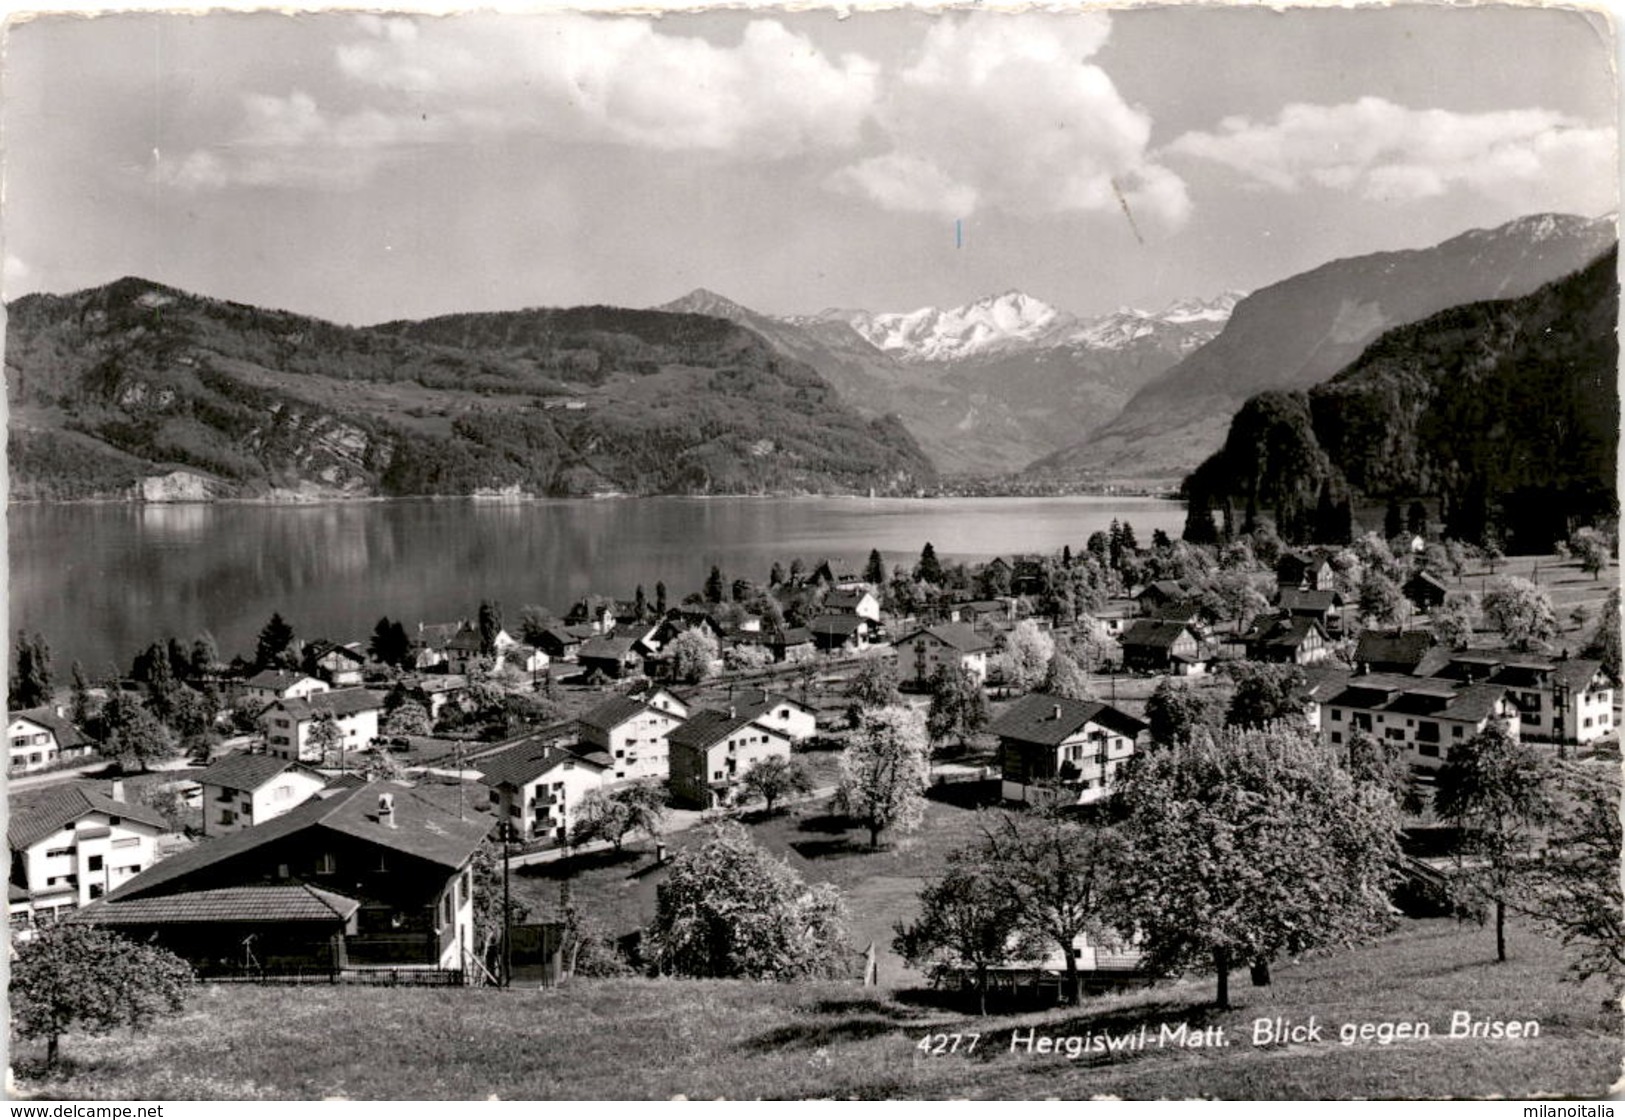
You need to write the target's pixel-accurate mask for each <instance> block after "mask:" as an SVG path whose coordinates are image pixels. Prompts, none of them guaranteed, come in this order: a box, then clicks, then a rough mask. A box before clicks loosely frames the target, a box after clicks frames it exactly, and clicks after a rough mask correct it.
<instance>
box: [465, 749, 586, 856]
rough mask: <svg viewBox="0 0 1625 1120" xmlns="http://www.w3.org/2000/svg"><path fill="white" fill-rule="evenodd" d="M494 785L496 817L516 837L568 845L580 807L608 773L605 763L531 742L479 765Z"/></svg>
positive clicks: (492, 757)
mask: <svg viewBox="0 0 1625 1120" xmlns="http://www.w3.org/2000/svg"><path fill="white" fill-rule="evenodd" d="M476 765H477V767H478V768H479V772H480V775H481V780H482V781H484V783H485V784H486V785H487V786H489V787H490V788H491V792H492V795H493V797H494V798H495V801H496V813H497V819H498V820H499V821H502V822H506V823H507V824H508V825H510V826H511V827H512V828H513V834H512V835H513V838H514V839H516V840H547V841H551V842H553V843H558V844H563V843H566V842H567V841H568V840H569V836H570V829H571V828H573V827H574V826H575V816H574V813H575V809H576V807H577V806H578V805H580V804H581V799H582V798H583V797H585V796H586V795H587V793H588V792H589V791H591V790H595V789H600V788H602V787H603V785H604V783H605V779H606V777H607V776H608V774H609V767H608V766H607V765H606V764H605V763H604V762H602V761H599V760H598V759H595V758H592V757H590V756H583V755H580V754H577V753H574V752H572V751H569V750H566V749H564V748H563V747H558V746H554V745H551V744H547V743H541V742H534V741H527V742H521V743H518V744H516V745H515V746H512V747H509V748H508V749H507V750H504V751H501V752H500V753H498V754H494V755H490V756H488V757H486V758H483V759H481V760H480V761H479V762H478V763H476Z"/></svg>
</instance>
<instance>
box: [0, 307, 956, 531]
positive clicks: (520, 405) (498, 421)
mask: <svg viewBox="0 0 1625 1120" xmlns="http://www.w3.org/2000/svg"><path fill="white" fill-rule="evenodd" d="M7 312H8V328H7V338H6V356H5V360H6V380H7V399H8V403H9V405H10V421H9V428H10V435H11V447H10V459H9V461H10V467H11V486H12V492H11V496H12V498H14V499H19V498H20V499H30V498H45V499H73V498H99V497H132V496H139V495H141V494H142V493H143V492H146V493H147V496H149V497H153V496H159V495H158V494H157V493H154V488H155V487H154V483H153V481H152V480H154V479H158V480H164V481H163V482H162V483H161V484H159V485H158V487H157V489H158V490H160V491H161V490H163V488H164V486H168V487H169V488H170V489H171V490H174V491H178V492H179V493H180V494H181V495H183V496H187V497H264V496H290V495H298V496H311V497H362V496H374V495H382V496H389V497H406V496H416V495H458V494H475V493H483V492H506V493H513V494H530V495H537V496H553V497H573V496H579V495H590V494H604V493H626V494H757V493H852V492H860V491H867V490H869V489H873V490H875V491H876V492H877V493H906V494H912V493H914V492H915V491H916V490H917V489H918V488H919V487H920V486H922V485H926V484H929V483H930V482H931V481H932V480H933V478H934V471H933V469H932V467H931V464H930V463H929V461H928V460H927V459H926V458H925V456H924V454H923V453H922V452H921V451H920V449H919V447H918V446H917V445H916V444H915V443H914V440H913V438H912V437H911V436H909V434H908V433H907V431H905V430H904V429H903V428H902V427H901V425H899V424H898V423H897V422H896V421H895V420H893V419H891V418H888V417H873V418H865V417H863V416H860V415H859V414H858V413H857V412H855V411H854V410H853V409H851V408H850V407H848V406H847V405H846V404H845V403H843V402H842V401H841V399H840V397H839V396H838V395H837V393H836V392H835V390H834V389H833V388H831V386H830V385H829V384H828V383H827V382H825V381H824V380H823V379H822V378H820V377H819V376H818V374H817V373H816V372H814V370H813V369H812V368H811V367H809V366H807V365H805V364H803V363H801V362H797V361H795V360H792V359H788V358H785V357H783V356H781V355H779V354H777V353H776V352H774V351H773V350H772V349H771V348H770V347H769V346H768V344H767V343H766V342H764V341H763V340H762V339H761V338H759V337H757V336H756V335H754V334H752V333H751V332H749V331H748V330H745V329H743V328H741V327H739V326H737V325H735V324H733V323H728V322H725V321H723V320H720V319H713V318H707V317H704V316H700V315H683V314H671V313H664V312H657V311H633V310H626V309H621V308H611V307H582V308H569V309H563V310H548V309H542V310H529V311H515V312H501V313H491V314H477V315H450V316H444V317H442V318H439V319H433V320H428V321H426V322H421V323H388V324H383V325H381V326H377V327H370V328H354V327H345V326H340V325H337V324H333V323H327V322H323V321H321V320H318V319H312V318H309V317H306V316H301V315H294V314H291V313H288V312H283V311H274V310H268V309H265V308H258V307H250V306H247V305H244V304H238V303H229V302H226V301H223V300H215V299H208V298H204V297H201V296H196V295H191V294H189V293H186V292H182V291H178V290H176V289H173V288H168V287H165V286H163V285H160V284H155V283H152V282H150V281H147V280H141V279H136V278H127V279H124V280H120V281H117V282H115V283H112V284H108V285H105V286H104V287H100V288H94V289H90V290H88V291H83V292H77V293H74V294H72V295H66V296H49V295H31V296H25V297H23V298H21V299H19V300H16V301H14V302H13V303H12V304H11V305H10V306H9V307H8V309H7ZM176 472H181V473H180V475H179V476H178V477H179V480H180V481H177V476H176Z"/></svg>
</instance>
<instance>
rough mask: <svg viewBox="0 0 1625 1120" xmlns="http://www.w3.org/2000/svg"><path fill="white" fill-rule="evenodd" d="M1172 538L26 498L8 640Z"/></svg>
mask: <svg viewBox="0 0 1625 1120" xmlns="http://www.w3.org/2000/svg"><path fill="white" fill-rule="evenodd" d="M1114 517H1115V518H1119V519H1126V520H1128V521H1131V522H1132V523H1133V525H1134V528H1135V531H1136V534H1137V535H1138V537H1139V539H1140V540H1141V541H1142V542H1147V541H1149V540H1150V537H1151V532H1152V530H1153V529H1162V530H1164V531H1166V532H1168V533H1170V534H1177V533H1178V531H1179V529H1180V527H1181V525H1182V524H1183V520H1184V511H1183V507H1182V506H1181V505H1180V504H1178V503H1175V502H1166V501H1158V500H1155V499H1118V498H1097V497H1080V498H974V499H973V498H966V499H940V500H907V499H878V500H876V499H861V498H709V499H691V498H647V499H639V500H635V501H634V500H626V501H577V502H564V501H560V502H480V501H461V500H451V501H386V502H341V503H331V504H313V505H290V506H260V505H234V504H224V505H205V504H193V505H172V506H171V505H147V506H142V505H118V504H105V505H103V504H86V505H62V506H50V505H30V506H16V507H13V508H12V509H11V510H10V511H9V516H8V522H9V535H10V552H11V618H12V628H13V629H16V628H17V627H25V628H27V629H29V630H39V631H41V632H42V633H44V634H45V636H46V638H47V640H48V641H49V642H50V644H51V647H52V649H53V651H54V652H55V655H56V657H57V659H58V661H59V663H60V665H61V666H62V668H63V671H64V672H65V671H66V667H67V665H68V663H69V661H70V660H72V659H75V658H77V659H79V660H81V661H82V662H84V664H85V665H86V666H87V668H89V669H90V670H91V671H92V672H94V673H102V672H106V671H107V670H108V669H109V667H110V666H112V665H114V664H117V665H120V666H127V665H128V663H129V661H130V658H131V657H132V656H133V655H134V653H135V651H136V650H137V649H139V648H140V647H141V646H144V645H145V644H147V643H148V642H151V641H153V640H155V639H157V638H161V637H165V636H167V635H170V634H175V635H178V636H183V637H190V636H191V635H193V634H195V633H197V632H198V631H200V630H204V629H208V630H210V631H212V632H213V633H214V635H215V636H216V638H217V639H218V641H219V643H220V648H221V650H222V652H223V653H224V654H225V655H226V656H230V655H231V654H232V653H237V652H247V651H249V650H250V649H251V648H252V647H253V643H254V636H255V634H256V633H257V632H258V630H259V628H260V627H261V626H262V625H263V624H264V622H265V620H266V619H267V618H269V617H270V615H271V612H272V611H281V612H282V614H283V615H284V617H286V618H287V619H288V620H289V621H290V622H292V623H293V625H294V628H295V629H296V630H297V631H298V633H299V634H300V635H301V636H304V637H332V638H338V639H342V640H349V639H355V638H364V637H366V635H367V634H369V633H370V632H371V630H372V627H373V624H374V623H375V622H377V620H378V618H379V616H381V615H387V616H389V617H390V618H399V619H403V620H405V621H406V622H407V624H408V625H409V626H411V625H415V624H416V623H417V622H418V621H419V620H423V621H445V620H449V619H455V618H458V617H462V616H471V615H472V614H473V613H474V610H475V608H476V607H477V606H478V604H479V600H480V599H481V598H482V597H483V598H494V599H496V600H498V601H500V602H501V603H502V604H503V605H504V607H505V609H506V611H507V614H508V615H509V617H510V618H517V617H518V614H519V609H520V607H521V606H523V605H525V604H528V603H540V604H543V605H546V606H549V607H551V608H553V609H555V610H559V611H562V610H564V609H565V608H566V607H567V606H568V605H569V604H570V603H571V602H572V601H573V600H574V599H576V598H578V597H580V596H582V595H585V594H587V593H589V592H597V593H599V594H604V595H615V596H619V597H622V598H631V596H632V593H633V589H634V588H635V587H636V586H637V585H638V584H639V583H641V584H643V585H644V587H645V589H646V590H647V592H648V594H649V595H650V597H651V598H653V595H654V585H655V582H656V581H657V580H664V581H665V583H666V586H667V588H668V590H669V591H670V593H671V598H672V600H673V601H674V602H675V601H676V600H678V599H679V598H681V597H682V595H683V594H685V593H686V592H688V591H691V590H694V589H697V588H698V587H699V586H700V584H701V583H702V582H703V581H704V579H705V575H706V573H707V572H708V571H709V570H710V568H711V565H713V564H716V565H719V566H720V567H721V568H722V569H723V571H724V573H726V575H727V576H728V577H729V578H733V577H736V576H744V577H746V578H748V579H752V580H757V581H765V580H766V578H767V574H768V571H769V570H770V569H771V567H772V564H773V561H775V560H779V561H781V562H783V563H784V564H785V565H786V566H788V564H789V562H790V560H791V559H793V558H794V557H796V556H800V557H802V558H803V559H805V560H807V561H808V562H809V563H811V562H813V561H816V560H817V559H819V558H822V557H826V556H827V557H831V558H835V559H840V560H844V561H846V562H847V563H849V564H850V565H851V566H853V567H854V568H856V567H858V566H860V565H861V564H862V563H863V562H864V560H865V558H866V557H867V556H868V554H869V550H870V549H872V548H878V549H880V551H881V553H882V554H883V555H884V556H885V558H886V563H887V564H888V566H889V565H892V564H899V563H900V564H905V565H912V564H913V562H914V559H915V558H916V557H917V556H918V555H919V551H920V547H921V546H922V545H923V544H924V543H925V542H926V541H931V542H932V543H933V544H934V545H935V546H936V550H937V552H938V554H939V555H941V556H943V557H945V558H949V559H955V558H959V559H986V558H988V557H991V556H994V555H997V554H1000V553H1002V554H1004V555H1007V556H1008V555H1011V554H1013V553H1021V552H1048V551H1054V550H1057V549H1059V548H1060V547H1061V546H1062V545H1063V544H1070V545H1072V547H1073V548H1074V549H1078V548H1080V547H1082V545H1083V542H1084V541H1085V540H1086V539H1088V536H1089V534H1090V533H1092V532H1094V531H1095V530H1096V529H1104V528H1106V527H1107V526H1108V525H1109V524H1110V523H1111V521H1112V519H1113V518H1114Z"/></svg>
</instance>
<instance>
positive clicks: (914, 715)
mask: <svg viewBox="0 0 1625 1120" xmlns="http://www.w3.org/2000/svg"><path fill="white" fill-rule="evenodd" d="M930 784H931V762H930V751H929V747H928V744H927V741H926V732H925V721H924V720H923V719H922V718H921V717H920V714H919V713H918V712H916V711H913V710H912V709H910V708H905V707H902V706H901V705H892V706H889V707H885V708H877V709H875V710H873V711H869V712H865V713H864V717H863V723H862V724H861V725H860V726H859V728H858V730H857V731H856V732H855V733H854V734H853V736H852V740H851V742H850V744H849V745H848V746H847V748H846V750H845V751H843V752H842V753H841V784H840V788H839V790H838V791H837V793H836V801H837V804H838V805H839V807H840V809H841V811H842V812H843V813H845V814H846V815H847V816H849V817H852V818H854V819H856V820H858V821H860V822H861V823H862V824H863V826H864V827H865V828H867V829H868V830H869V846H870V847H872V848H878V847H879V846H880V834H881V833H882V832H913V831H914V830H915V829H916V828H918V827H920V822H921V821H922V820H924V819H925V791H926V789H927V788H928V787H929V786H930Z"/></svg>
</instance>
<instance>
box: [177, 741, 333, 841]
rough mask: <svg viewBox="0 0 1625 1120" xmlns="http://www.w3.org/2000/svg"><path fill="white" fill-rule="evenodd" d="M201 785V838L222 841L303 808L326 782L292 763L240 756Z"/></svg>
mask: <svg viewBox="0 0 1625 1120" xmlns="http://www.w3.org/2000/svg"><path fill="white" fill-rule="evenodd" d="M197 783H198V785H199V786H200V787H202V791H203V797H202V806H203V834H204V835H205V836H223V835H225V834H226V833H228V832H236V831H237V830H239V829H243V828H252V827H253V826H254V825H256V824H263V823H264V822H266V821H268V820H270V819H271V818H272V817H276V816H280V815H282V814H283V813H286V812H287V811H288V810H289V809H293V808H296V807H298V806H300V805H302V804H304V803H305V802H306V801H308V800H310V799H311V798H312V797H314V796H316V794H317V792H318V791H320V790H321V789H323V788H325V787H326V785H327V779H326V778H324V777H323V776H322V775H321V774H318V773H317V772H316V771H315V770H313V769H311V768H310V767H308V766H306V765H304V764H303V763H300V762H295V761H294V760H292V759H290V758H281V757H278V756H277V755H273V754H249V753H246V752H239V753H234V754H228V755H226V756H225V757H224V758H221V759H219V760H217V761H215V762H213V763H211V764H210V765H209V767H208V769H206V770H204V771H203V773H201V774H199V775H198V776H197Z"/></svg>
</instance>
